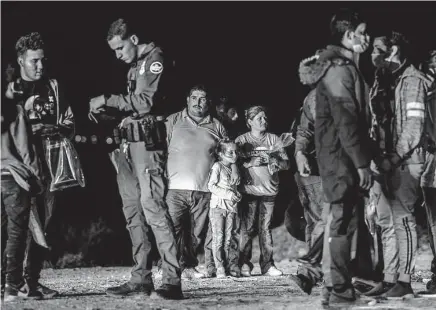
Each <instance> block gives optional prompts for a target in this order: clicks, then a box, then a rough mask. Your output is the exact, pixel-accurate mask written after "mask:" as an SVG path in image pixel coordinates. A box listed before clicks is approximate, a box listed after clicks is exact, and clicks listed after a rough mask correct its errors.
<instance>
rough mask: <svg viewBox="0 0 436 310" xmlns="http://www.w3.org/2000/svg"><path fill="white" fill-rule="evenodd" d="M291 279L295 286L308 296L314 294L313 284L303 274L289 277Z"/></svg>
mask: <svg viewBox="0 0 436 310" xmlns="http://www.w3.org/2000/svg"><path fill="white" fill-rule="evenodd" d="M289 278H290V279H291V280H292V281H294V283H295V284H297V286H298V287H299V288H300V289H301V290H302V291H303V292H305V293H306V294H307V295H310V294H311V293H312V288H313V284H312V282H311V281H310V279H309V278H307V277H305V276H303V275H302V274H297V275H293V274H291V275H289Z"/></svg>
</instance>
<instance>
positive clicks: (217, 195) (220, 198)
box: [207, 162, 239, 212]
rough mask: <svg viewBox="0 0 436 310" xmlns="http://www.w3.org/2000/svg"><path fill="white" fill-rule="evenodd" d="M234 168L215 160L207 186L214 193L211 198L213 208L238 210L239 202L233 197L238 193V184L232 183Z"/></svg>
mask: <svg viewBox="0 0 436 310" xmlns="http://www.w3.org/2000/svg"><path fill="white" fill-rule="evenodd" d="M231 175H232V169H231V168H230V167H226V166H224V165H223V164H222V163H221V162H215V163H214V164H213V166H212V169H211V170H210V175H209V182H208V184H207V187H208V189H209V191H210V192H211V193H212V195H211V198H210V207H211V208H220V209H224V210H227V211H230V212H236V207H237V203H235V202H233V201H232V200H231V199H232V197H233V195H235V194H236V193H237V185H238V184H239V183H236V184H230V179H231Z"/></svg>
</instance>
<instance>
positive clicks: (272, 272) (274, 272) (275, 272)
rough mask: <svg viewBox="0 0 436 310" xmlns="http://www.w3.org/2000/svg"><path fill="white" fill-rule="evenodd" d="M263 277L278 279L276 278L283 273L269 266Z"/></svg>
mask: <svg viewBox="0 0 436 310" xmlns="http://www.w3.org/2000/svg"><path fill="white" fill-rule="evenodd" d="M264 275H265V276H270V277H278V276H282V275H283V272H281V271H280V270H278V269H277V268H276V267H275V266H271V267H269V269H268V271H267V272H265V273H264Z"/></svg>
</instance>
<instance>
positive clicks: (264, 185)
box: [235, 106, 289, 277]
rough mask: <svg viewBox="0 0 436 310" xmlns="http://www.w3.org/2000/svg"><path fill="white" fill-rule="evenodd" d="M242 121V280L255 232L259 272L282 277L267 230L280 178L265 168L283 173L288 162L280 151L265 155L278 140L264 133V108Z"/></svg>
mask: <svg viewBox="0 0 436 310" xmlns="http://www.w3.org/2000/svg"><path fill="white" fill-rule="evenodd" d="M245 120H246V124H247V127H248V128H249V129H250V131H249V132H247V133H245V134H243V135H240V136H239V137H238V138H236V140H235V142H236V144H238V145H239V147H240V148H241V152H242V153H243V155H244V158H245V159H243V165H242V167H241V179H242V180H243V181H242V182H241V188H240V190H241V193H242V194H243V202H241V207H240V213H239V214H240V219H241V230H240V234H241V235H240V243H239V244H240V249H239V251H240V254H239V265H240V266H241V274H242V276H245V277H249V276H251V271H252V270H253V264H252V263H251V261H250V260H251V255H252V242H253V238H254V236H255V235H256V230H257V228H258V231H257V233H258V234H259V245H260V253H261V254H260V259H259V263H260V268H261V272H262V274H264V275H268V276H280V275H282V274H283V273H282V272H281V271H280V270H278V269H277V268H276V267H275V266H274V258H273V240H272V234H271V227H270V226H271V220H272V216H273V211H274V206H275V199H276V196H277V194H278V189H279V176H278V172H277V171H275V172H274V173H270V171H269V168H268V165H270V166H271V165H273V166H276V167H277V168H278V169H279V170H286V169H288V168H289V160H288V156H287V154H286V152H285V150H284V149H283V148H282V149H281V150H280V151H279V155H275V154H274V155H270V153H269V152H268V150H270V149H271V147H272V146H274V145H275V144H276V142H277V141H278V140H279V137H278V136H277V135H275V134H272V133H269V132H267V127H268V118H267V116H266V114H265V108H264V107H262V106H253V107H251V108H249V109H248V110H246V111H245Z"/></svg>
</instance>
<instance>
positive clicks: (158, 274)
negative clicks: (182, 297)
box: [153, 268, 162, 280]
mask: <svg viewBox="0 0 436 310" xmlns="http://www.w3.org/2000/svg"><path fill="white" fill-rule="evenodd" d="M153 278H154V279H156V280H161V279H162V268H158V269H157V271H156V272H155V273H153Z"/></svg>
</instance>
